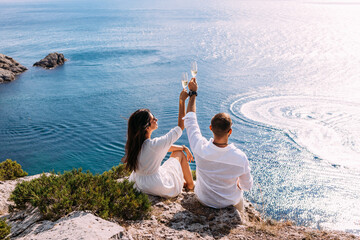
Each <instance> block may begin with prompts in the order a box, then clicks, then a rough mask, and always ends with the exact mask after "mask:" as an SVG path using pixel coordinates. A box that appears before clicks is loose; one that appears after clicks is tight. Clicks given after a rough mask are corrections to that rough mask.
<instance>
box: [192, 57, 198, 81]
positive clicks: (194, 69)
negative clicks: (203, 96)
mask: <svg viewBox="0 0 360 240" xmlns="http://www.w3.org/2000/svg"><path fill="white" fill-rule="evenodd" d="M196 74H197V63H196V61H193V62H192V63H191V75H192V76H193V77H196Z"/></svg>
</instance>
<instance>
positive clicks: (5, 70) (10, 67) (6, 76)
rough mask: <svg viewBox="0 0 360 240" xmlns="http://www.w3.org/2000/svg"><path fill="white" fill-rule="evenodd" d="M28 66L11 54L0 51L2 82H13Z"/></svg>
mask: <svg viewBox="0 0 360 240" xmlns="http://www.w3.org/2000/svg"><path fill="white" fill-rule="evenodd" d="M26 70H27V68H26V67H24V66H23V65H21V64H20V63H18V62H17V61H15V60H14V59H12V58H11V57H9V56H6V55H4V54H1V53H0V83H3V82H11V81H13V80H15V76H16V75H19V74H20V73H22V72H24V71H26Z"/></svg>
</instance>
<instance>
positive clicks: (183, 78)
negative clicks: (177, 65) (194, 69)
mask: <svg viewBox="0 0 360 240" xmlns="http://www.w3.org/2000/svg"><path fill="white" fill-rule="evenodd" d="M188 79H189V77H188V74H187V72H183V73H182V75H181V84H182V86H183V88H186V87H187V85H188V83H189V80H188Z"/></svg>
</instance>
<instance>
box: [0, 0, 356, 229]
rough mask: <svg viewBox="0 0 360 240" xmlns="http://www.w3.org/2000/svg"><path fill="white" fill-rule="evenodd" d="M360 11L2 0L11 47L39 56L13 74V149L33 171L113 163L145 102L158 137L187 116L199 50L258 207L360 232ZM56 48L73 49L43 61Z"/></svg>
mask: <svg viewBox="0 0 360 240" xmlns="http://www.w3.org/2000/svg"><path fill="white" fill-rule="evenodd" d="M359 12H360V3H359V1H348V2H340V1H315V0H314V1H270V0H269V1H233V0H226V1H221V2H219V1H202V0H201V1H196V2H193V1H188V0H186V1H172V2H171V3H169V2H167V1H131V2H128V1H115V0H107V1H101V2H98V1H80V0H78V1H56V0H42V1H40V0H39V1H19V0H16V1H7V0H0V53H3V54H5V55H8V56H11V57H13V58H14V59H15V60H17V61H19V62H20V63H21V64H23V65H25V66H26V67H28V70H27V71H26V72H25V73H23V74H22V75H20V76H19V77H18V78H17V79H16V80H15V81H13V82H11V83H7V84H1V85H0V160H1V161H3V160H5V159H7V158H11V159H13V160H16V161H18V162H19V163H20V164H21V165H22V166H23V168H24V169H25V170H26V171H27V172H29V173H30V174H37V173H41V172H46V171H51V170H55V171H56V172H58V171H64V170H70V169H72V168H78V167H82V168H83V169H86V170H87V169H88V170H90V171H92V172H94V173H101V172H103V171H106V170H108V169H109V168H111V167H112V166H114V165H117V164H119V162H120V159H121V158H122V156H123V155H124V145H125V142H126V128H127V118H128V117H129V116H130V114H131V113H132V112H134V111H135V110H136V109H138V108H149V109H150V110H151V111H152V112H153V113H154V115H155V116H156V117H157V118H158V119H159V121H158V123H159V129H158V130H157V131H155V132H154V134H153V136H154V137H156V136H161V135H162V134H164V133H166V132H167V131H168V130H169V129H171V128H172V127H174V126H176V124H177V113H178V98H179V94H180V91H181V89H182V86H181V73H182V72H184V71H187V72H190V64H191V62H192V61H194V60H196V61H197V63H198V75H197V81H198V84H199V91H198V97H197V115H198V120H199V124H200V128H201V130H202V133H203V135H204V136H205V137H207V138H209V137H211V132H210V130H209V129H208V126H209V124H210V120H211V117H212V116H213V115H214V114H216V113H218V112H227V113H229V114H230V115H231V117H232V119H233V122H234V124H233V133H232V135H231V138H230V141H231V142H233V143H234V144H235V145H236V146H237V147H239V148H240V149H242V150H243V151H244V152H245V153H246V154H247V156H248V158H249V161H250V164H251V168H252V173H253V175H254V188H253V189H252V191H251V192H249V193H247V194H246V197H247V198H248V199H249V200H250V201H251V202H252V203H254V205H255V206H256V207H257V209H258V210H259V211H260V212H262V213H263V214H265V215H266V216H269V217H273V218H275V219H287V220H292V221H295V222H296V223H298V224H302V225H308V226H312V227H317V228H325V229H339V230H345V231H348V232H352V233H355V234H360V207H359V199H360V185H359V183H360V140H359V139H360V94H359V93H360V68H359V66H360V42H359V39H360V25H359V22H360V15H359V14H358V13H359ZM50 52H60V53H63V54H64V55H65V57H66V58H67V59H68V61H67V62H66V63H65V65H64V66H61V67H58V68H56V69H53V70H44V69H41V68H35V67H32V64H33V63H34V62H36V61H38V60H40V59H42V58H43V57H45V56H46V55H47V54H48V53H50ZM178 144H187V137H186V134H185V132H184V134H183V136H182V137H181V138H180V139H179V141H178ZM191 167H192V168H193V169H194V168H195V165H194V164H193V165H192V166H191Z"/></svg>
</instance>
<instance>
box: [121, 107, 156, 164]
mask: <svg viewBox="0 0 360 240" xmlns="http://www.w3.org/2000/svg"><path fill="white" fill-rule="evenodd" d="M150 120H151V117H150V110H149V109H139V110H137V111H136V112H134V113H133V114H131V116H130V118H129V121H128V133H127V141H126V145H125V161H124V162H125V163H126V168H127V169H128V170H130V171H136V169H137V162H138V155H139V153H140V150H141V146H142V144H143V143H144V141H145V134H146V128H147V127H148V126H150Z"/></svg>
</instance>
